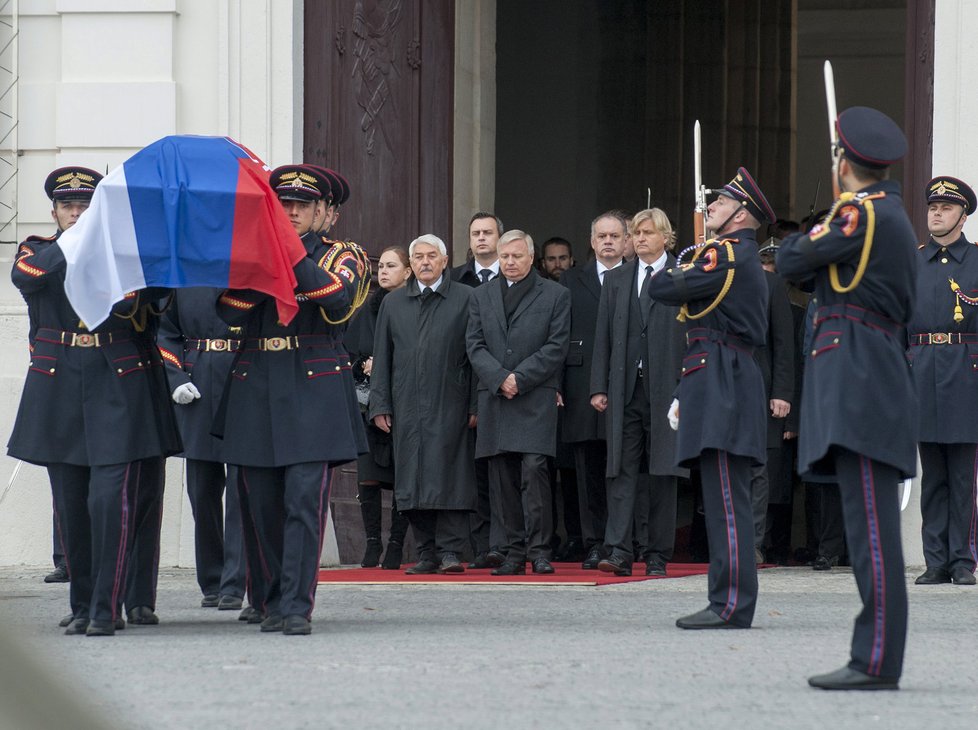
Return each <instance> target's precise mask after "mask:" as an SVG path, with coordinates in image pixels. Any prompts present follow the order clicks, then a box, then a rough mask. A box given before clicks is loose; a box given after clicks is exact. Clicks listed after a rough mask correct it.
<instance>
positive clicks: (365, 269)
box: [215, 165, 370, 634]
mask: <svg viewBox="0 0 978 730" xmlns="http://www.w3.org/2000/svg"><path fill="white" fill-rule="evenodd" d="M270 183H271V185H272V187H273V188H275V189H276V190H277V192H278V193H279V199H280V200H281V201H282V202H283V205H284V207H285V209H286V213H288V215H289V217H290V219H291V220H292V223H293V226H294V227H295V228H296V232H297V233H300V237H301V240H302V243H303V245H304V246H305V248H306V252H307V255H306V257H305V258H303V259H302V260H301V261H299V262H298V263H297V264H296V265H295V268H294V271H295V276H296V279H297V282H298V283H297V286H296V298H297V300H298V303H299V311H298V313H297V314H296V315H295V318H294V319H293V320H292V321H291V322H290V323H289V324H287V325H286V324H283V323H282V322H281V321H279V318H278V312H277V309H276V307H275V303H274V301H273V300H271V299H270V298H269V297H268V296H266V295H264V294H261V293H260V292H256V291H252V290H243V291H239V290H228V291H225V292H224V293H223V294H222V295H221V297H220V300H219V302H218V314H219V315H220V316H221V317H222V318H224V319H225V321H227V322H228V323H229V324H231V325H234V326H238V327H241V328H242V335H241V338H242V344H241V347H240V349H239V350H238V358H237V362H236V363H235V365H234V367H233V368H232V369H231V378H230V381H229V383H230V386H229V388H228V390H227V395H226V403H225V405H226V413H225V414H224V418H223V419H217V422H216V424H215V428H216V429H217V430H218V431H220V430H222V427H223V434H222V435H223V437H224V458H225V459H226V460H227V462H228V463H229V464H235V465H237V466H238V467H239V469H238V479H239V486H240V489H241V490H243V495H242V512H243V513H244V512H245V506H246V503H247V508H248V512H249V513H250V517H251V519H253V520H254V530H255V535H256V537H257V543H258V545H257V549H258V550H260V555H259V557H260V560H261V564H262V570H263V576H264V583H265V585H267V586H268V592H267V596H266V598H265V604H264V606H262V607H261V608H262V609H263V610H264V612H265V613H266V615H267V618H266V619H265V621H263V622H262V631H284V632H285V633H287V634H308V633H310V632H311V630H312V628H311V624H310V617H311V616H312V611H313V607H314V602H315V595H316V586H317V583H318V569H319V557H320V552H321V550H322V543H323V537H324V529H325V521H326V511H327V507H328V505H329V479H330V468H331V467H333V466H335V465H337V464H343V463H346V462H349V461H353V460H354V459H356V458H357V455H358V454H361V453H363V452H365V451H366V450H367V443H366V437H365V435H364V430H363V421H362V419H361V417H360V409H359V406H358V405H357V399H356V395H355V393H354V389H353V377H352V375H351V374H350V360H349V355H348V354H347V352H346V350H345V349H344V347H343V343H342V338H343V332H344V330H345V328H346V325H345V323H346V321H347V320H348V319H349V318H350V317H351V316H352V315H353V313H354V312H355V311H356V309H357V308H359V306H361V305H362V304H363V302H364V300H365V299H366V291H367V287H368V285H369V276H370V268H369V261H368V259H367V258H366V255H365V254H364V253H363V251H362V250H361V249H360V247H359V246H357V245H356V244H354V243H350V242H347V243H340V242H337V241H330V240H328V239H325V238H323V237H322V236H320V235H319V234H317V233H314V232H312V231H311V230H310V227H311V225H312V219H313V214H314V208H315V206H319V205H323V204H324V203H323V201H324V199H325V197H326V196H328V195H329V194H330V192H329V182H328V180H327V179H326V178H325V177H324V176H323V175H322V173H321V172H320V171H318V169H316V168H312V167H308V166H304V165H287V166H284V167H280V168H277V169H276V170H275V171H273V173H272V176H271V178H270ZM221 420H223V423H220V421H221ZM248 533H249V525H248V524H245V535H246V536H247V535H248ZM246 547H247V548H248V549H249V550H250V545H246ZM250 562H251V557H250V556H249V563H250Z"/></svg>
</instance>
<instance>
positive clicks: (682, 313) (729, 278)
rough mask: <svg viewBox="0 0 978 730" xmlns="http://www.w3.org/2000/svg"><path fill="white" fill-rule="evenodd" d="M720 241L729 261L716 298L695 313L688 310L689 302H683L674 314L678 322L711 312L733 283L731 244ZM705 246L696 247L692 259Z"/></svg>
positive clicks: (696, 256) (699, 317)
mask: <svg viewBox="0 0 978 730" xmlns="http://www.w3.org/2000/svg"><path fill="white" fill-rule="evenodd" d="M708 243H709V242H708ZM722 243H723V245H724V246H726V247H727V258H728V261H729V262H730V268H729V269H727V275H726V277H725V278H724V281H723V286H722V287H721V288H720V293H719V294H717V295H716V298H715V299H714V300H713V301H712V302H710V306H708V307H707V308H706V309H704V310H703V311H702V312H697V313H696V314H692V313H690V311H689V304H683V305H682V306H681V307H680V308H679V314H678V315H677V316H676V319H678V320H679V321H680V322H685V321H686V320H687V319H692V320H697V319H702V318H703V317H705V316H706V315H708V314H709V313H710V312H712V311H713V310H714V309H716V308H717V307H719V306H720V302H722V301H723V298H724V297H725V296H727V292H729V291H730V287H731V285H732V284H733V280H734V266H733V264H734V262H735V261H736V258H735V256H734V248H733V244H731V243H730V241H723V242H722ZM705 248H706V246H702V247H700V248H698V249H697V250H696V253H694V254H693V258H692V261H696V259H698V258H699V256H700V254H701V253H702V252H703V250H704V249H705Z"/></svg>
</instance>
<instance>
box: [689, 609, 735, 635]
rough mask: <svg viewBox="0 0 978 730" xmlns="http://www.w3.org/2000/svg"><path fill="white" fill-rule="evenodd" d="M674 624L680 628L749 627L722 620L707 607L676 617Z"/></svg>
mask: <svg viewBox="0 0 978 730" xmlns="http://www.w3.org/2000/svg"><path fill="white" fill-rule="evenodd" d="M676 626H678V627H679V628H681V629H691V630H697V629H749V628H750V626H737V625H736V624H732V623H730V622H729V621H724V620H723V619H722V618H720V617H719V616H717V615H716V614H715V613H714V612H713V611H711V610H710V609H708V608H704V609H703V610H702V611H697V612H696V613H692V614H690V615H689V616H683V617H682V618H680V619H676Z"/></svg>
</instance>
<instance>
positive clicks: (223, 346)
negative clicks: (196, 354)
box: [185, 339, 241, 352]
mask: <svg viewBox="0 0 978 730" xmlns="http://www.w3.org/2000/svg"><path fill="white" fill-rule="evenodd" d="M185 347H186V349H188V350H203V351H204V352H233V351H234V350H237V349H238V348H239V347H241V340H213V339H209V340H187V341H186V343H185Z"/></svg>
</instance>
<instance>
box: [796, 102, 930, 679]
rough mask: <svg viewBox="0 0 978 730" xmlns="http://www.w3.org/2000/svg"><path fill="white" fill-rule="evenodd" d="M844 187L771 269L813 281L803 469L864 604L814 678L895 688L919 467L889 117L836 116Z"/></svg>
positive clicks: (910, 237) (907, 287) (908, 285)
mask: <svg viewBox="0 0 978 730" xmlns="http://www.w3.org/2000/svg"><path fill="white" fill-rule="evenodd" d="M837 126H838V130H839V140H840V144H841V145H842V147H841V149H842V152H841V159H840V160H839V162H838V179H839V182H840V186H839V187H840V188H841V189H842V190H843V191H844V192H843V193H842V196H841V197H840V198H839V200H837V201H836V203H835V205H834V206H833V207H832V210H831V211H830V212H829V214H828V216H826V218H825V220H824V221H823V222H822V223H821V224H819V225H818V226H816V227H815V228H813V229H812V230H811V231H809V232H808V233H807V234H805V235H800V234H795V235H792V236H788V237H787V238H786V239H785V240H784V241H783V242H782V244H781V250H780V251H779V252H778V271H780V272H781V275H782V276H784V277H786V278H788V279H793V280H803V279H811V278H814V285H815V299H816V301H817V303H818V304H817V307H818V309H817V310H816V315H815V322H814V337H813V341H812V345H811V348H812V349H811V352H810V353H809V354H808V355H807V362H806V363H805V382H804V387H803V390H802V404H801V418H802V422H801V430H800V433H799V439H800V443H799V445H798V470H799V471H800V472H805V471H815V472H822V473H824V472H826V471H830V472H831V471H834V473H835V475H836V477H837V481H838V483H839V490H840V493H841V496H842V509H843V516H844V519H845V527H846V540H847V543H848V545H849V554H850V558H851V562H852V568H853V573H854V575H855V578H856V585H857V586H858V587H859V593H860V596H861V598H862V603H863V609H862V611H861V612H860V614H859V616H858V617H857V618H856V624H855V630H854V632H853V637H852V650H851V660H850V661H849V664H848V665H847V666H845V667H843V668H842V669H839V670H837V671H835V672H831V673H829V674H825V675H819V676H816V677H811V678H810V679H809V683H810V684H811V685H812V686H815V687H820V688H823V689H866V688H872V689H895V688H896V687H897V682H898V680H899V678H900V673H901V671H902V668H903V650H904V645H905V642H906V630H907V592H906V583H905V577H904V566H903V551H902V546H901V543H900V505H899V489H900V480H901V479H903V478H905V477H912V476H913V475H914V472H915V470H916V462H917V454H916V450H917V449H916V446H917V443H916V442H917V438H916V434H917V399H916V396H915V394H914V388H913V381H912V378H911V373H910V367H909V365H908V364H907V359H906V356H905V347H906V330H905V327H906V325H907V323H908V322H909V321H910V317H911V314H912V312H913V307H914V298H915V293H916V290H915V275H916V271H915V269H916V264H915V261H914V256H915V247H916V243H915V237H914V233H913V229H912V228H911V226H910V221H909V220H908V218H907V214H906V212H905V211H904V209H903V201H902V200H901V197H900V186H899V184H898V183H895V182H890V181H889V180H887V179H886V177H887V168H888V165H889V164H891V163H892V162H895V161H897V160H898V159H900V158H901V157H902V156H903V155H904V153H905V152H906V149H907V145H906V140H905V139H904V137H903V133H902V132H901V131H900V129H899V127H897V125H896V124H895V123H894V122H893V121H892V120H891V119H890V118H889V117H887V116H886V115H884V114H882V113H881V112H878V111H876V110H874V109H869V108H867V107H853V108H851V109H847V110H846V111H844V112H842V114H840V115H839V118H838V121H837Z"/></svg>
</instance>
